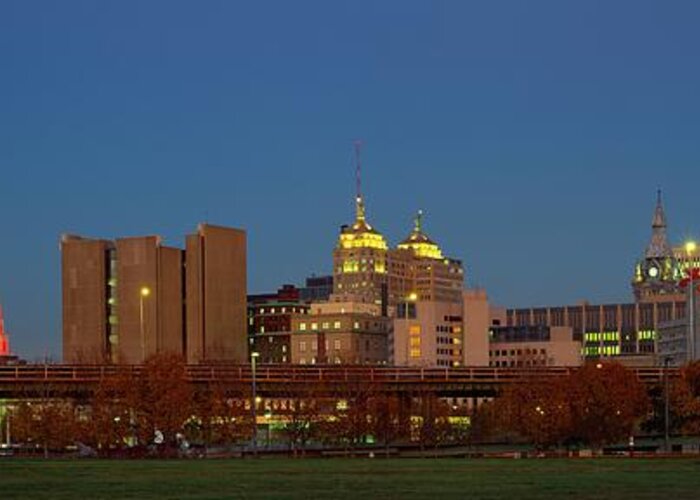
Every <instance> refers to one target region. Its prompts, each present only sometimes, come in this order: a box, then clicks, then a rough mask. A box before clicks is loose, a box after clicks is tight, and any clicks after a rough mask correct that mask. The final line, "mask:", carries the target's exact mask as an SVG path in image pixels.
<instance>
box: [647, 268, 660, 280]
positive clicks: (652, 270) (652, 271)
mask: <svg viewBox="0 0 700 500" xmlns="http://www.w3.org/2000/svg"><path fill="white" fill-rule="evenodd" d="M647 272H648V273H649V277H650V278H656V277H657V276H658V275H659V268H658V267H654V266H651V267H650V268H649V270H648V271H647Z"/></svg>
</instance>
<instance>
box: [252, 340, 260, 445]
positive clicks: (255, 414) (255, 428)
mask: <svg viewBox="0 0 700 500" xmlns="http://www.w3.org/2000/svg"><path fill="white" fill-rule="evenodd" d="M259 357H260V353H259V352H251V353H250V367H251V370H252V375H253V378H252V381H251V386H252V392H253V400H252V401H251V403H250V408H251V412H252V414H253V443H252V444H253V456H257V455H258V409H257V405H258V393H257V387H256V380H255V367H256V364H257V361H258V358H259Z"/></svg>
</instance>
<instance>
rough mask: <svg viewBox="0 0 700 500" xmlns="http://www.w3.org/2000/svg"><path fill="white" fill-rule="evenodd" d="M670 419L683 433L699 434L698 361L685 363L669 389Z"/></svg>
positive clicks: (699, 374) (699, 373) (699, 379)
mask: <svg viewBox="0 0 700 500" xmlns="http://www.w3.org/2000/svg"><path fill="white" fill-rule="evenodd" d="M670 399H671V421H672V422H674V423H676V424H677V426H678V428H679V430H680V431H681V432H682V433H684V434H689V435H697V434H700V361H694V362H692V363H689V364H687V365H685V366H684V367H683V368H681V370H680V377H679V378H678V379H677V380H674V381H673V384H672V386H671V391H670Z"/></svg>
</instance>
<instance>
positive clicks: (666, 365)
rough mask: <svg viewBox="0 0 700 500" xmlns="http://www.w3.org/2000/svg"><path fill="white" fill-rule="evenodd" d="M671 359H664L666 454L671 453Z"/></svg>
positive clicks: (667, 357) (668, 357)
mask: <svg viewBox="0 0 700 500" xmlns="http://www.w3.org/2000/svg"><path fill="white" fill-rule="evenodd" d="M670 362H671V357H670V356H666V357H665V358H664V448H665V449H666V453H668V452H670V451H671V437H670V433H669V413H670V411H669V394H668V365H669V363H670Z"/></svg>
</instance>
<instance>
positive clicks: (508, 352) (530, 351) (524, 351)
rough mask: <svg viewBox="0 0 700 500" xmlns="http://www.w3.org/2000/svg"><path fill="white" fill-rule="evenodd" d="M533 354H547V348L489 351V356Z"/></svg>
mask: <svg viewBox="0 0 700 500" xmlns="http://www.w3.org/2000/svg"><path fill="white" fill-rule="evenodd" d="M523 354H524V355H525V356H534V355H537V354H540V355H543V356H546V355H547V350H546V349H539V352H538V349H510V350H507V349H496V350H493V351H489V356H491V357H493V356H522V355H523Z"/></svg>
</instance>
